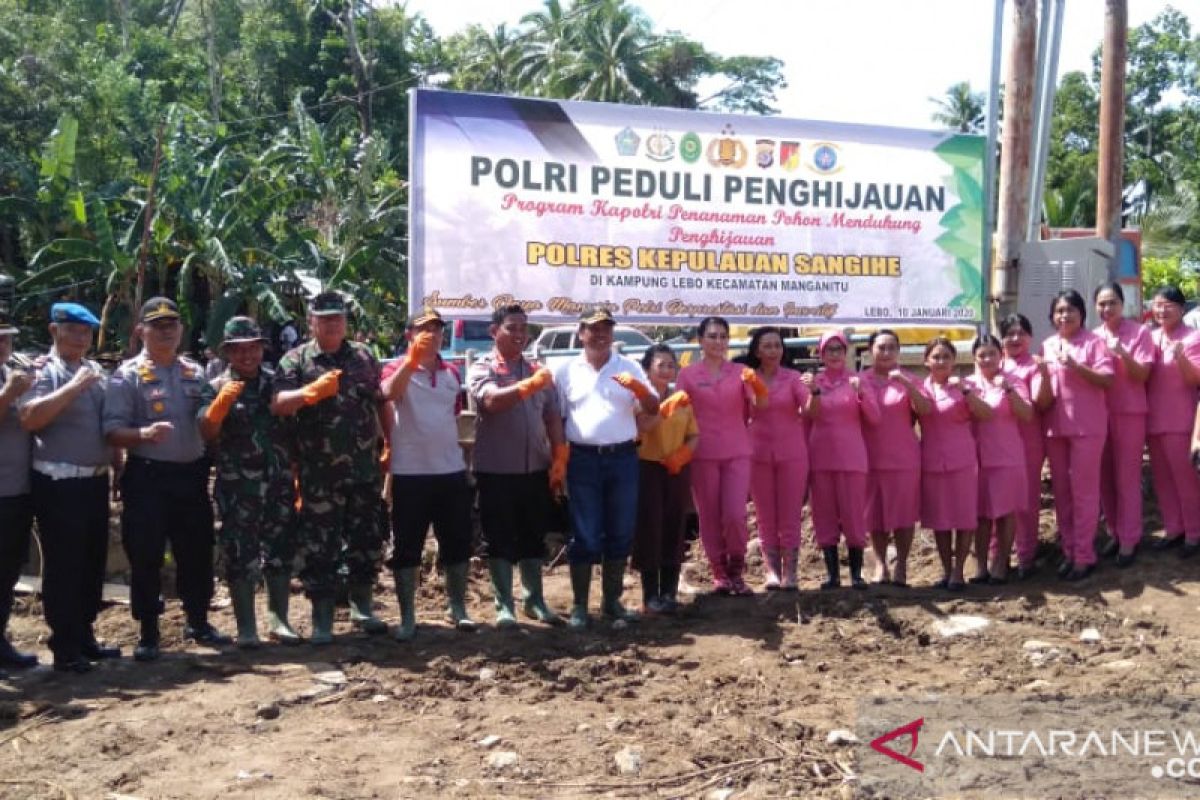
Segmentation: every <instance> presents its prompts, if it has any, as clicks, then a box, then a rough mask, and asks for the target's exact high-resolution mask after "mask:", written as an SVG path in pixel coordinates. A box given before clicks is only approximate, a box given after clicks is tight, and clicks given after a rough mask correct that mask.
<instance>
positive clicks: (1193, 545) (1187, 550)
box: [1179, 542, 1200, 561]
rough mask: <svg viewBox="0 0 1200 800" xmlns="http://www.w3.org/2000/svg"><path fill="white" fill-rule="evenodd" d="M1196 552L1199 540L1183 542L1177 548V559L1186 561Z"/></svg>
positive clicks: (1199, 548) (1198, 551)
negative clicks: (1181, 545)
mask: <svg viewBox="0 0 1200 800" xmlns="http://www.w3.org/2000/svg"><path fill="white" fill-rule="evenodd" d="M1197 553H1200V542H1184V543H1183V547H1181V548H1179V560H1180V561H1186V560H1187V559H1189V558H1191V557H1192V556H1194V555H1196V554H1197Z"/></svg>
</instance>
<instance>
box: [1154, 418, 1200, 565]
mask: <svg viewBox="0 0 1200 800" xmlns="http://www.w3.org/2000/svg"><path fill="white" fill-rule="evenodd" d="M1191 440H1192V437H1191V436H1190V435H1188V434H1186V433H1155V434H1151V435H1150V472H1151V474H1152V475H1153V476H1154V494H1155V495H1157V496H1158V507H1159V510H1160V512H1161V514H1162V521H1163V529H1164V531H1166V535H1167V536H1168V537H1171V536H1178V535H1179V534H1181V533H1182V534H1184V535H1185V536H1186V537H1187V541H1188V542H1189V543H1191V542H1200V478H1198V477H1197V476H1196V471H1195V469H1193V468H1192V462H1191V459H1190V455H1191V452H1190V448H1191ZM1139 533H1140V531H1139Z"/></svg>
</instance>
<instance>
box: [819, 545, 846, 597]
mask: <svg viewBox="0 0 1200 800" xmlns="http://www.w3.org/2000/svg"><path fill="white" fill-rule="evenodd" d="M821 553H822V555H824V556H825V571H826V572H827V573H829V580H827V581H825V582H824V583H822V584H821V588H822V589H825V590H829V589H836V588H838V587H839V586H841V585H842V580H841V578H839V577H838V571H839V569H840V567H839V566H838V550H837V548H836V547H824V548H822V549H821Z"/></svg>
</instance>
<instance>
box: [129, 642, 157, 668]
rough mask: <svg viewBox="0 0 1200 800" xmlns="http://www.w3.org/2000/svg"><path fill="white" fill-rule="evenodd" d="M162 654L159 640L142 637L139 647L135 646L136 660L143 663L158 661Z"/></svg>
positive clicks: (134, 654)
mask: <svg viewBox="0 0 1200 800" xmlns="http://www.w3.org/2000/svg"><path fill="white" fill-rule="evenodd" d="M160 655H161V653H159V651H158V641H157V640H153V641H152V640H149V639H142V640H141V641H140V642H138V644H137V647H135V648H133V660H134V661H141V662H142V663H145V662H147V661H157V660H158V657H159V656H160Z"/></svg>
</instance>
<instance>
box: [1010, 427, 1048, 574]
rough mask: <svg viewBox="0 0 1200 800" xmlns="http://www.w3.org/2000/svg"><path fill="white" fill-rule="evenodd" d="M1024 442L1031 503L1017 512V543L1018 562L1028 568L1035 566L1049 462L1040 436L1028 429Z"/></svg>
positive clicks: (1023, 433) (1022, 436)
mask: <svg viewBox="0 0 1200 800" xmlns="http://www.w3.org/2000/svg"><path fill="white" fill-rule="evenodd" d="M1021 439H1022V440H1023V441H1024V443H1025V481H1026V486H1025V490H1026V491H1027V492H1028V493H1029V502H1028V503H1027V505H1026V507H1025V509H1024V510H1023V511H1018V512H1017V524H1016V533H1015V536H1014V543H1015V545H1016V551H1017V563H1018V564H1020V565H1021V566H1022V567H1027V568H1028V567H1032V566H1033V562H1034V558H1035V557H1036V556H1037V547H1038V533H1039V529H1038V520H1039V517H1040V515H1041V511H1042V465H1043V464H1044V463H1045V461H1046V440H1045V439H1043V438H1042V436H1041V434H1040V433H1035V434H1032V435H1031V434H1028V433H1027V432H1026V431H1025V430H1022V431H1021Z"/></svg>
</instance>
